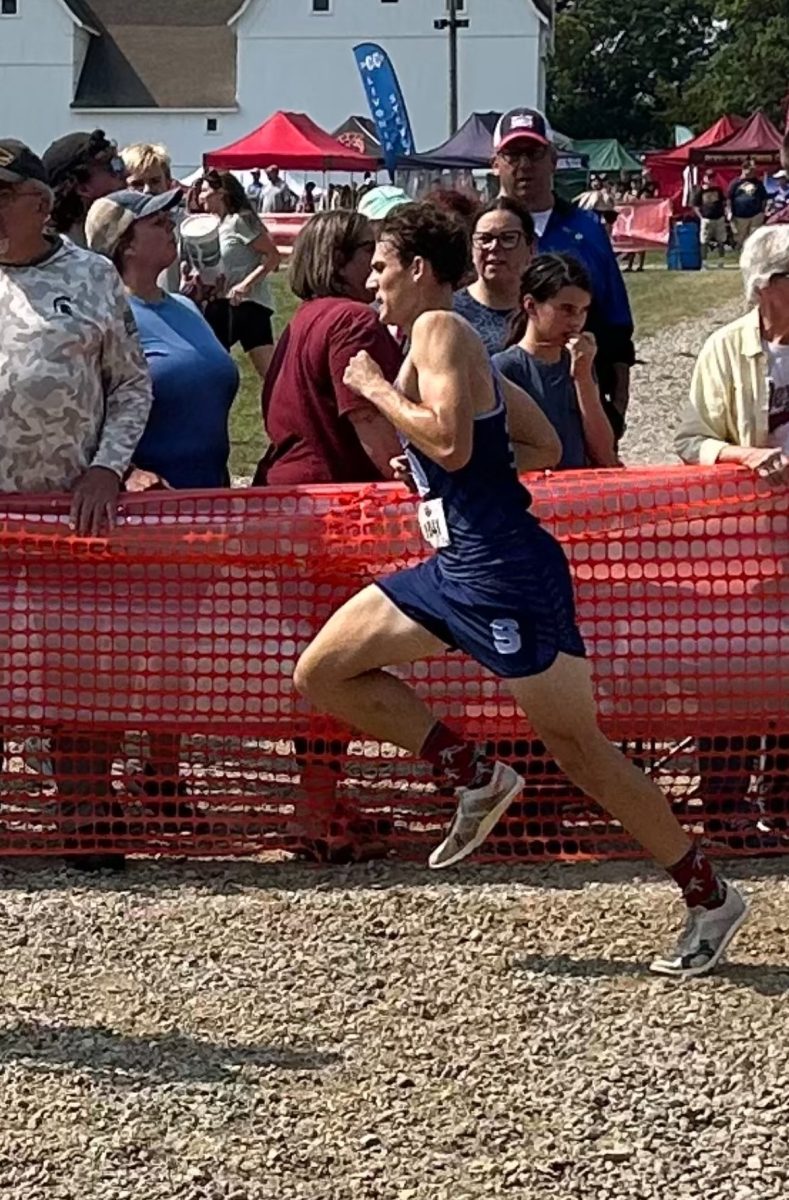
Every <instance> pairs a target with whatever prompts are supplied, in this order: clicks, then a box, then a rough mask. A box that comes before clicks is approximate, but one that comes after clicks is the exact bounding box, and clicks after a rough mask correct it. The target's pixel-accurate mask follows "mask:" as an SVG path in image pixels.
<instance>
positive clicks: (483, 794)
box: [428, 762, 525, 870]
mask: <svg viewBox="0 0 789 1200" xmlns="http://www.w3.org/2000/svg"><path fill="white" fill-rule="evenodd" d="M524 784H525V781H524V780H523V779H521V777H520V775H519V774H518V773H517V771H513V769H512V767H508V766H507V764H506V763H501V762H497V763H496V766H495V769H494V771H493V776H492V778H491V781H490V783H488V784H486V785H485V787H481V788H474V789H471V788H458V789H457V798H458V806H457V811H456V813H455V816H454V818H453V820H452V824H451V825H450V827H449V832H448V833H447V836H446V837H445V838H444V841H443V842H442V843H441V845H440V846H436V848H435V850H434V851H433V853H432V854H431V855H430V858H429V859H428V863H429V865H430V866H431V867H432V868H433V869H434V870H438V869H439V868H441V867H451V866H453V865H454V864H455V863H457V862H460V860H461V859H463V858H467V857H468V856H469V854H473V853H474V851H475V850H476V849H477V847H478V846H481V845H482V843H483V842H484V841H485V840H486V839H487V837H488V835H489V834H490V832H491V830H492V829H493V828H494V826H495V825H496V824H497V823H498V822H499V821H500V820H501V818H502V816H503V815H504V813H505V812H506V811H507V809H508V808H509V806H510V805H511V804H512V802H513V800H514V799H515V797H516V796H517V795H519V793H520V792H522V791H523V788H524Z"/></svg>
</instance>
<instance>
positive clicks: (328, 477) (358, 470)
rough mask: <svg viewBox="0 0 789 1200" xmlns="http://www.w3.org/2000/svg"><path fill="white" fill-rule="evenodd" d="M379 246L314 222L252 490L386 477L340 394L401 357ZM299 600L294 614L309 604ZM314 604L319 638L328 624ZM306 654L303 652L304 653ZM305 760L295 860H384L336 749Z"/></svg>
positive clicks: (393, 367) (335, 216) (391, 452)
mask: <svg viewBox="0 0 789 1200" xmlns="http://www.w3.org/2000/svg"><path fill="white" fill-rule="evenodd" d="M374 249H375V238H374V235H373V231H372V227H371V225H370V223H369V221H367V220H366V219H365V218H364V217H362V216H360V215H359V213H356V212H346V211H343V210H340V209H337V210H335V211H334V212H328V213H319V214H318V215H317V216H315V217H313V218H312V220H311V221H310V222H309V223H308V224H307V225H306V226H305V227H304V229H303V230H302V231H301V233H300V234H299V236H298V238H297V240H296V244H295V247H294V250H293V256H292V258H291V262H290V280H289V282H290V286H291V289H292V290H293V292H295V294H296V295H297V296H298V297H299V298H300V299H301V300H302V301H303V303H302V304H301V307H300V308H299V309H298V311H297V312H296V313H295V315H294V317H293V319H292V320H291V322H290V325H289V326H288V328H287V329H286V330H285V332H284V333H283V335H282V337H281V339H280V341H279V344H278V346H277V348H276V350H275V352H274V358H273V361H272V363H271V367H270V369H269V373H268V375H267V377H266V382H265V384H264V387H263V420H264V422H265V426H266V432H267V433H268V436H269V438H270V439H271V444H270V447H269V450H268V452H267V453H266V455H265V456H264V458H263V459H262V461H261V463H260V466H259V467H258V470H257V474H256V476H255V484H256V485H258V486H259V485H263V484H268V485H270V486H276V485H281V486H292V485H294V484H314V483H371V482H376V481H379V480H383V479H391V478H392V477H393V472H392V468H391V466H390V463H391V460H392V459H393V458H395V457H397V456H398V455H399V454H400V453H401V447H400V443H399V441H398V438H397V435H396V433H395V431H394V429H393V428H392V426H391V425H390V424H389V422H388V421H387V420H386V418H385V417H383V416H381V414H380V413H379V412H378V410H377V409H375V408H374V407H373V406H372V405H371V404H368V403H367V402H366V401H364V400H360V398H359V396H357V395H356V393H355V392H351V391H349V389H348V388H347V387H346V386H345V384H344V383H343V375H344V374H345V369H346V367H347V366H348V363H349V362H350V360H351V358H352V357H353V356H354V354H356V353H358V351H359V350H366V351H367V352H368V353H369V354H370V355H371V356H372V357H373V358H374V359H375V361H376V362H377V363H378V364H379V365H380V367H381V369H382V371H383V372H384V375H385V376H386V378H387V379H388V380H389V381H390V382H394V380H395V378H396V377H397V373H398V371H399V370H400V365H401V361H402V357H401V354H400V350H399V349H398V347H397V344H396V342H395V341H394V339H393V338H392V337H391V336H390V335H389V334H388V333H387V331H386V329H385V328H384V326H383V325H381V323H380V322H379V320H378V314H377V313H376V312H375V311H374V310H373V309H372V308H371V307H370V299H371V297H370V294H369V292H368V290H367V280H368V279H369V277H370V264H371V262H372V257H373V250H374ZM308 599H309V598H308V597H307V596H306V595H304V594H301V595H300V603H302V604H304V605H305V607H306V603H307V601H308ZM328 615H329V614H328V612H326V613H321V610H320V606H319V604H318V601H317V598H316V600H315V604H314V606H313V613H312V616H313V619H314V620H315V623H316V628H317V626H318V625H319V624H320V623H321V621H322V620H325V619H326V618H327V617H328ZM305 644H306V643H305ZM295 746H296V754H297V755H298V756H299V758H300V759H301V760H302V769H301V791H302V792H303V793H304V800H305V804H304V807H303V809H301V810H300V811H299V810H297V826H296V829H295V830H294V833H295V834H296V837H297V839H298V850H299V852H300V853H301V854H302V856H307V857H310V858H314V859H318V860H320V861H333V862H336V861H345V862H347V861H360V860H363V859H369V858H380V857H383V856H384V855H385V854H386V853H387V835H388V834H390V833H391V822H389V821H387V820H380V819H379V820H377V821H373V820H371V819H369V818H365V817H363V816H362V815H361V814H360V813H359V811H358V809H357V808H356V807H355V806H354V805H353V804H352V803H350V802H348V801H347V800H342V801H341V800H340V799H339V798H338V795H337V783H338V781H339V775H340V769H341V768H340V762H341V759H342V757H343V756H344V755H345V754H346V753H347V746H346V745H345V743H344V742H325V741H323V740H321V742H319V743H318V742H316V743H310V742H309V741H308V740H307V739H306V738H296V739H295Z"/></svg>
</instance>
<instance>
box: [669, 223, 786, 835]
mask: <svg viewBox="0 0 789 1200" xmlns="http://www.w3.org/2000/svg"><path fill="white" fill-rule="evenodd" d="M741 268H742V273H743V278H744V281H745V294H746V297H747V300H748V302H749V304H750V305H751V307H750V309H749V311H748V312H747V314H746V315H745V316H743V317H739V318H738V319H737V320H736V321H732V322H731V323H730V324H729V325H726V326H724V327H723V328H722V329H717V330H716V331H715V332H714V333H713V334H711V335H710V337H709V338H708V339H707V341H706V343H705V344H704V347H703V349H702V351H701V353H700V355H699V357H698V360H697V362H696V367H695V370H694V372H693V381H692V383H691V390H690V402H689V404H688V405H687V407H686V409H685V411H684V413H683V415H682V419H681V421H680V425H679V428H678V430H677V432H676V435H675V439H674V446H675V449H676V451H677V454H678V455H679V457H680V458H681V459H682V460H683V462H686V463H698V464H702V465H711V464H713V463H740V464H741V465H743V466H746V467H749V468H750V469H751V470H753V471H755V472H757V473H758V474H759V475H761V476H763V477H765V478H766V479H768V480H769V481H770V483H772V484H775V485H776V486H777V487H782V486H786V485H787V484H788V483H789V225H774V226H769V227H767V228H763V229H760V230H758V231H757V232H756V233H753V234H752V235H751V236H750V237H749V239H748V241H747V242H746V243H745V247H744V249H743V254H742V259H741ZM735 743H736V744H735ZM698 749H699V776H700V783H699V793H700V795H701V798H702V799H703V800H704V804H705V810H706V811H707V813H708V814H715V816H714V817H713V819H712V820H711V821H708V822H707V828H708V830H709V831H710V832H712V833H715V832H717V831H725V832H726V834H727V838H728V840H729V841H730V842H731V843H732V844H737V843H738V841H739V840H740V839H741V840H742V841H743V842H744V843H745V844H746V845H752V846H754V847H755V844H756V843H759V842H760V841H764V840H767V841H768V842H770V843H772V842H773V841H775V840H777V839H780V840H781V841H784V840H786V837H787V831H789V821H787V812H788V811H789V735H787V734H784V733H779V734H778V733H770V734H768V735H767V736H766V737H765V738H761V737H755V738H745V739H743V738H738V739H732V738H729V737H720V738H699V739H698ZM761 755H764V757H765V762H764V767H765V776H766V779H765V791H764V793H763V812H759V813H755V812H754V810H753V808H752V806H751V805H750V804H748V803H747V801H746V799H745V795H746V792H747V791H748V787H749V784H750V776H751V772H752V770H753V769H754V768H755V767H756V765H757V761H758V759H759V757H760V756H761ZM718 814H720V817H718ZM760 816H762V817H765V818H766V822H765V820H761V821H759V822H758V828H760V829H761V830H762V836H761V837H760V836H759V835H758V834H757V828H756V821H757V819H758V817H760ZM764 835H766V839H765V836H764Z"/></svg>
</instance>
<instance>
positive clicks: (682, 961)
mask: <svg viewBox="0 0 789 1200" xmlns="http://www.w3.org/2000/svg"><path fill="white" fill-rule="evenodd" d="M724 886H725V888H726V899H725V900H724V901H723V904H721V906H720V908H691V909H690V910H689V911H688V921H687V924H686V926H685V929H684V931H683V933H682V937H681V938H680V939H679V942H678V943H677V947H676V949H675V950H674V951H673V952H672V953H671V954H669V955H668V957H667V958H656V959H655V961H654V962H653V963H652V965H651V967H650V970H652V971H654V972H655V973H656V974H658V975H671V976H672V977H673V978H674V979H693V977H694V976H696V975H706V974H707V973H708V972H709V971H712V970H713V968H714V967H715V966H716V965H717V964H718V963H719V962H720V960H721V959H722V958H723V955H724V952H725V950H726V947H727V946H728V945H729V942H730V941H731V940H732V938H733V937H734V935H735V933H736V932H737V930H738V929H739V928H740V926H741V925H742V923H743V921H744V920H745V918H746V917H747V916H748V913H749V911H750V906H749V904H748V901H747V900H746V899H745V897H744V896H743V894H742V893H741V892H738V891H737V888H736V887H735V886H734V884H733V883H727V884H725V885H724Z"/></svg>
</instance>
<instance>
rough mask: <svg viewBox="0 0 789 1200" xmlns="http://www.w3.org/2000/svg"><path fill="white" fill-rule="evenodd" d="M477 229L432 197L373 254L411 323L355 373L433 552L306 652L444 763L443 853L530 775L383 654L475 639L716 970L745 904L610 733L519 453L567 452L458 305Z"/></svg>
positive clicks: (352, 707) (301, 683) (386, 318)
mask: <svg viewBox="0 0 789 1200" xmlns="http://www.w3.org/2000/svg"><path fill="white" fill-rule="evenodd" d="M467 262H468V247H467V244H466V235H465V233H464V232H463V231H462V229H461V228H460V226H459V225H458V224H457V223H456V222H455V221H454V220H453V219H452V218H450V217H448V216H446V215H444V214H442V213H439V212H437V211H436V210H435V209H434V208H433V207H432V206H431V205H429V204H412V205H408V206H406V207H404V208H401V209H399V210H398V211H397V212H396V213H395V214H393V215H392V216H391V217H389V218H388V219H387V220H386V221H384V223H383V225H382V228H381V231H380V233H379V241H378V245H377V246H376V250H375V256H374V259H373V266H372V272H373V273H372V277H371V283H374V284H375V286H376V288H377V298H378V302H379V306H380V319H381V321H382V322H383V323H384V324H386V325H397V326H399V327H401V328H402V329H404V330H405V331H406V332H407V333H408V334H409V336H410V340H411V348H410V352H409V355H408V358H407V359H406V362H405V364H404V366H403V369H402V371H401V373H400V377H399V379H398V382H397V384H396V386H394V387H392V386H391V385H390V384H388V383H387V382H386V380H385V379H384V378H383V376H382V374H381V372H380V370H379V368H378V367H377V365H376V364H375V363H374V362H373V360H372V359H371V358H370V357H369V356H368V355H367V354H366V353H364V352H363V353H361V354H357V355H356V356H355V357H354V358H353V359H352V360H351V362H350V363H349V366H348V369H347V372H346V376H345V381H346V383H347V384H348V386H349V387H352V388H353V389H354V390H355V391H356V392H358V393H359V395H361V396H364V398H365V399H366V400H368V401H369V402H370V403H371V404H373V405H374V406H375V407H376V408H377V409H378V410H379V411H380V412H382V413H383V414H384V416H386V417H387V418H388V419H389V420H390V421H391V422H392V424H393V425H394V426H395V428H396V429H397V430H398V432H399V433H400V435H401V438H402V439H403V441H404V444H405V448H406V454H407V456H408V460H409V463H410V466H411V470H412V473H413V475H414V479H415V481H416V483H417V486H418V488H419V491H420V493H421V495H422V497H423V500H422V504H421V505H420V524H421V527H422V531H423V534H424V535H425V537H426V538H427V540H428V541H429V542H430V543H431V544H432V545H433V547H434V548H435V549H436V551H437V553H436V554H435V555H434V556H433V557H432V558H431V559H429V560H428V561H427V562H425V563H422V564H420V565H419V566H417V567H414V568H412V569H410V570H406V571H400V572H398V573H397V574H395V575H391V576H389V577H388V578H386V579H383V580H381V581H380V582H379V583H377V584H372V585H371V586H369V587H367V588H365V589H364V590H363V591H362V592H360V593H359V594H358V595H356V596H355V597H354V598H353V599H352V600H349V601H348V603H347V604H345V605H343V607H342V608H341V609H340V610H339V611H338V612H336V613H335V614H334V616H333V617H332V618H331V619H330V620H329V622H328V623H327V624H326V625H325V626H324V628H323V629H322V631H321V632H320V633H319V634H318V636H317V638H316V639H315V641H314V642H313V643H312V645H311V646H309V647H308V648H307V650H306V651H305V653H304V654H303V656H302V658H301V660H300V662H299V663H298V665H297V668H296V675H295V683H296V687H297V688H298V689H299V690H300V691H301V692H302V693H303V694H304V695H306V696H308V697H309V698H310V699H311V700H312V701H313V703H314V704H315V705H316V706H317V707H319V708H321V709H323V710H325V711H327V712H331V713H333V714H334V715H335V716H337V717H339V718H341V719H342V720H344V721H346V722H347V723H348V724H349V725H353V726H355V727H356V728H358V729H360V730H363V731H364V732H366V733H367V734H369V735H370V736H371V737H373V738H375V739H376V740H380V741H387V742H394V743H395V744H396V745H398V746H402V747H403V748H404V749H406V750H410V751H411V752H412V753H413V754H416V755H419V756H420V757H422V758H423V759H425V760H426V761H428V762H430V763H432V764H433V765H434V766H435V767H436V768H437V769H438V770H439V771H441V772H442V773H443V776H444V779H445V781H447V782H451V783H452V784H454V785H455V787H456V789H457V796H458V808H457V812H456V814H455V817H454V820H453V822H452V824H451V826H450V829H449V832H448V834H447V837H446V839H445V840H444V841H443V842H442V844H441V845H440V846H439V847H438V848H437V849H436V850H435V851H434V852H433V854H432V855H431V856H430V865H431V867H436V868H437V867H446V866H450V865H451V864H453V863H456V862H459V861H460V859H462V858H465V857H466V855H468V854H470V853H471V852H472V851H473V850H474V849H476V847H477V846H479V845H481V844H482V842H484V841H485V838H486V837H487V836H488V834H489V833H490V831H491V830H492V828H493V826H494V825H495V824H496V822H497V821H498V820H499V818H500V817H501V815H502V814H503V812H504V811H505V810H506V808H507V806H508V805H509V804H510V802H511V801H512V800H513V799H514V797H515V796H517V795H518V793H519V791H520V789H521V787H522V784H523V781H522V780H521V779H520V778H519V776H518V775H517V774H516V773H515V771H514V770H513V769H512V768H511V767H509V766H507V765H506V764H504V763H500V762H493V761H491V760H490V759H488V758H487V757H486V756H485V755H484V754H482V753H481V752H480V750H479V749H478V748H477V747H475V746H473V745H472V744H470V743H468V742H466V741H464V740H463V738H462V737H461V736H459V735H458V734H457V733H455V732H453V731H452V730H451V729H449V728H448V727H447V726H446V725H444V724H443V723H442V722H440V721H436V720H435V717H434V716H433V715H432V713H431V712H430V710H429V709H428V708H427V706H426V705H425V704H424V703H423V702H422V700H421V699H420V698H419V697H418V696H417V694H416V693H415V692H414V690H413V689H412V688H410V687H409V686H408V685H407V684H406V683H405V682H403V680H401V679H398V678H396V677H395V676H394V675H391V674H389V673H388V672H387V671H386V670H385V669H384V668H386V667H387V666H394V665H397V664H401V663H410V662H413V661H415V660H417V659H422V658H426V657H428V656H432V655H437V654H441V653H444V652H446V650H447V649H448V648H453V649H455V648H457V649H462V650H464V651H465V652H466V653H468V654H470V655H471V656H472V657H473V658H475V659H476V660H477V661H478V662H480V663H481V664H482V665H483V666H485V667H487V668H488V669H489V670H491V671H492V672H493V673H494V674H496V675H498V676H499V677H500V678H501V679H502V680H503V681H504V682H505V683H506V686H507V687H508V688H509V690H510V691H511V692H512V694H513V696H514V697H515V699H516V701H517V702H518V704H519V706H520V707H521V709H522V710H523V711H524V712H525V713H526V714H527V716H528V719H529V722H530V724H531V726H532V729H533V730H534V733H535V735H536V736H537V737H538V738H540V739H541V740H542V741H543V742H544V743H545V745H546V747H547V748H548V750H549V751H550V753H551V754H552V756H553V757H554V759H555V760H556V762H557V763H558V764H559V766H560V767H561V768H562V770H563V771H564V772H565V774H566V775H567V776H568V778H569V779H570V780H571V781H572V782H573V783H575V784H576V785H577V786H578V787H580V788H582V789H583V790H584V791H585V792H586V793H587V794H588V795H589V796H591V797H593V798H594V799H595V800H597V801H598V803H599V804H601V805H602V807H603V808H605V809H606V810H607V811H608V812H609V813H611V814H612V816H614V817H615V818H616V819H617V820H619V821H621V823H622V825H623V826H624V827H625V828H626V829H627V830H628V831H629V832H630V834H631V835H632V836H633V837H634V838H636V840H637V841H639V842H640V843H641V844H642V845H643V846H644V847H645V848H646V849H647V850H648V851H649V852H650V854H651V855H652V856H653V857H654V858H655V859H656V860H657V861H658V863H660V864H661V865H662V866H664V867H665V868H666V869H667V870H668V872H669V874H670V875H671V876H672V878H673V879H674V880H675V881H676V883H677V884H678V885H679V887H680V888H681V890H682V893H683V896H684V898H685V901H686V903H687V905H688V908H689V918H688V923H687V926H686V928H685V931H684V933H683V935H682V937H681V938H680V940H679V943H678V945H677V947H676V949H675V950H674V951H673V952H672V953H671V954H670V955H669V956H668V957H667V958H662V959H658V960H657V961H655V962H654V963H653V964H652V969H653V970H655V971H658V972H660V973H663V974H667V975H673V976H676V977H682V978H686V977H689V976H693V975H702V974H705V973H706V972H707V971H710V970H711V969H712V968H713V967H714V966H715V964H716V963H717V962H718V960H719V959H720V957H721V955H722V954H723V952H724V950H725V949H726V946H727V945H728V943H729V942H730V940H731V938H732V937H733V936H734V934H735V933H736V931H737V929H738V928H739V926H740V925H741V924H742V922H743V921H744V920H745V917H746V916H747V911H748V908H747V904H746V902H745V900H744V899H743V897H742V896H741V895H740V893H739V892H738V891H737V890H736V888H735V887H734V886H733V885H732V884H727V883H725V882H724V881H723V880H721V879H719V878H718V876H717V875H716V873H715V871H714V869H713V867H712V864H711V863H710V862H709V860H708V859H707V858H706V856H705V855H704V854H703V853H702V851H701V850H699V849H697V848H696V847H695V846H694V845H693V844H692V843H691V842H690V840H689V838H688V837H687V835H686V834H685V833H684V831H683V830H682V828H681V827H680V825H679V823H678V822H677V820H676V818H675V817H674V815H673V813H672V812H671V810H670V808H669V805H668V803H667V801H666V799H665V797H664V796H663V794H662V792H661V791H660V790H659V789H658V788H657V787H656V786H655V785H654V784H653V783H652V782H651V781H650V780H648V779H647V777H646V776H645V775H643V774H642V773H641V772H640V771H638V770H637V769H636V768H635V767H634V766H633V764H632V763H630V762H629V761H628V760H627V759H626V758H625V757H624V755H622V754H621V753H620V752H619V750H617V749H616V748H615V747H614V746H612V745H611V743H610V742H609V741H608V740H607V739H606V738H605V737H604V736H603V734H602V733H601V731H600V729H599V727H598V723H597V714H596V709H595V702H594V697H593V691H592V684H591V672H590V669H589V665H588V663H587V661H586V658H585V651H584V645H583V642H582V640H581V637H580V634H579V632H578V630H577V627H576V624H575V611H574V602H573V591H572V583H571V579H570V572H569V568H568V565H567V561H566V559H565V557H564V554H563V552H562V550H561V547H560V546H559V544H558V543H557V542H556V541H555V540H554V539H553V538H552V537H551V536H550V535H549V534H548V533H547V532H546V531H545V530H544V529H543V528H542V526H541V525H540V524H539V522H538V521H537V520H536V519H535V518H534V517H533V516H532V515H531V514H530V512H529V507H530V503H531V498H530V496H529V494H528V492H527V491H526V490H525V488H523V486H522V485H521V483H520V482H519V479H518V473H517V468H520V469H521V470H528V469H539V468H543V467H547V466H551V465H553V464H554V463H555V461H556V459H557V457H558V453H559V447H558V444H557V440H556V437H555V435H554V434H553V432H552V430H551V429H550V426H548V423H547V421H546V419H545V418H544V417H543V416H542V414H541V413H540V411H539V410H538V408H537V406H536V405H535V404H534V402H533V401H531V400H530V398H529V397H528V396H526V395H525V393H523V392H521V391H519V389H517V388H515V387H513V386H512V385H511V384H509V383H507V382H505V381H504V380H502V379H500V378H499V377H498V376H496V375H495V374H493V373H492V372H491V366H490V363H489V361H488V358H487V355H486V353H485V350H484V347H483V345H482V342H481V341H480V339H479V338H478V336H477V335H476V334H475V333H474V331H473V330H472V329H471V327H470V326H469V325H468V324H467V323H466V322H465V321H464V320H463V319H462V318H461V317H459V316H457V315H456V314H454V313H453V312H452V311H451V309H452V292H453V288H454V287H456V286H457V284H458V282H459V281H460V279H461V278H462V277H463V274H464V272H465V270H466V266H467Z"/></svg>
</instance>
